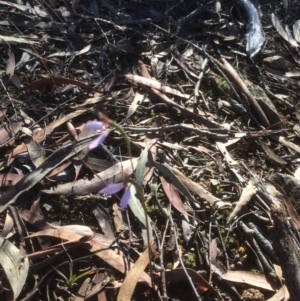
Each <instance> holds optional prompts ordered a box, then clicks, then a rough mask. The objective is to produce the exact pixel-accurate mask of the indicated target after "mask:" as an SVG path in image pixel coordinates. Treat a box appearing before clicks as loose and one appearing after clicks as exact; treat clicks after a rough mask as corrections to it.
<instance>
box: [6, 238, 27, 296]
mask: <svg viewBox="0 0 300 301" xmlns="http://www.w3.org/2000/svg"><path fill="white" fill-rule="evenodd" d="M0 264H1V266H2V268H3V270H4V272H5V275H6V277H7V279H8V281H9V284H10V286H11V289H12V292H13V299H14V300H16V299H17V298H18V296H19V294H20V293H21V291H22V289H23V286H24V284H25V281H26V278H27V275H28V270H29V261H28V258H27V257H26V256H24V255H22V254H21V252H20V250H19V249H18V248H17V247H16V246H15V245H14V244H13V243H11V242H10V241H9V240H7V239H4V238H2V237H0Z"/></svg>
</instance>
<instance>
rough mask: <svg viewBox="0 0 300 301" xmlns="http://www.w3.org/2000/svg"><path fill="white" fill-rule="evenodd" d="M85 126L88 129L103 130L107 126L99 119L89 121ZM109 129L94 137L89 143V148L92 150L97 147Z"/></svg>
mask: <svg viewBox="0 0 300 301" xmlns="http://www.w3.org/2000/svg"><path fill="white" fill-rule="evenodd" d="M86 127H87V128H88V129H90V130H95V131H96V130H105V129H106V128H107V124H106V123H104V122H101V121H89V122H87V124H86ZM109 132H110V131H109V130H106V131H103V132H102V133H101V134H100V135H99V136H98V137H97V138H96V139H94V140H93V141H92V142H91V143H90V144H89V150H92V149H94V148H96V147H98V146H99V145H100V144H101V143H103V141H104V140H105V139H106V137H107V136H108V134H109Z"/></svg>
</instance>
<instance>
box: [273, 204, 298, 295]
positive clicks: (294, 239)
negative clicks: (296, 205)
mask: <svg viewBox="0 0 300 301" xmlns="http://www.w3.org/2000/svg"><path fill="white" fill-rule="evenodd" d="M271 216H272V219H273V222H274V228H273V243H274V248H275V251H276V253H277V256H278V258H279V261H280V265H281V268H282V271H283V276H284V278H285V281H286V285H287V288H288V291H289V294H290V297H291V298H290V300H300V251H299V246H300V240H299V233H298V230H297V229H296V227H293V222H292V220H290V219H288V215H287V213H286V211H285V209H284V208H283V207H282V206H274V207H273V208H272V210H271Z"/></svg>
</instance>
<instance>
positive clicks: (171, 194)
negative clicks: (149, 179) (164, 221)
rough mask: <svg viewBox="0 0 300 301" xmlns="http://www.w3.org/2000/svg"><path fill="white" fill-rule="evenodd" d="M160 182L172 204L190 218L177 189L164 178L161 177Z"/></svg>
mask: <svg viewBox="0 0 300 301" xmlns="http://www.w3.org/2000/svg"><path fill="white" fill-rule="evenodd" d="M160 182H161V185H162V187H163V190H164V192H165V194H166V196H167V197H168V199H169V201H170V203H171V204H172V205H173V206H174V207H175V208H176V209H177V210H178V211H179V212H180V213H182V214H183V215H184V216H186V217H187V216H188V213H187V212H186V210H185V208H184V205H183V202H182V200H181V198H180V195H179V193H178V192H177V190H176V189H175V187H174V186H173V185H172V184H171V183H169V182H168V181H167V180H166V179H165V178H164V177H163V176H161V177H160Z"/></svg>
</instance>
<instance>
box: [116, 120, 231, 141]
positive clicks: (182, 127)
mask: <svg viewBox="0 0 300 301" xmlns="http://www.w3.org/2000/svg"><path fill="white" fill-rule="evenodd" d="M122 127H123V129H124V130H126V131H132V132H139V133H153V132H160V131H161V129H162V128H161V127H157V128H153V127H151V128H150V127H149V128H147V127H144V128H142V127H135V126H127V125H123V126H122ZM174 130H185V131H192V132H195V133H196V134H199V135H202V136H206V137H211V138H214V139H227V138H228V134H218V133H212V132H210V131H205V130H201V129H198V128H192V127H190V126H186V125H184V124H174V125H166V126H165V127H164V131H167V132H173V131H174Z"/></svg>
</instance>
